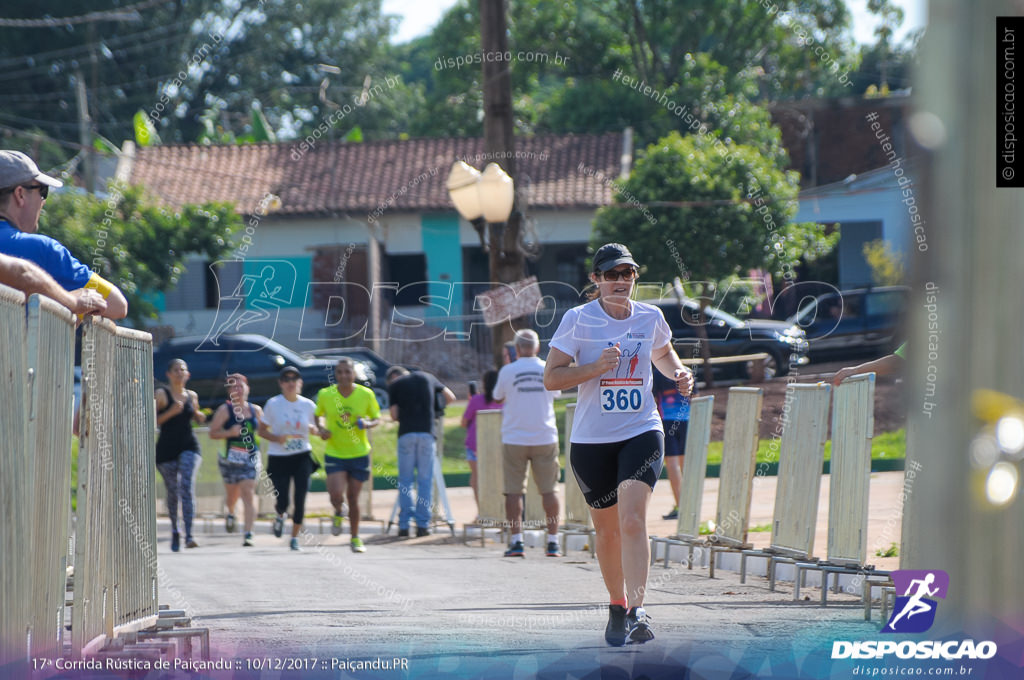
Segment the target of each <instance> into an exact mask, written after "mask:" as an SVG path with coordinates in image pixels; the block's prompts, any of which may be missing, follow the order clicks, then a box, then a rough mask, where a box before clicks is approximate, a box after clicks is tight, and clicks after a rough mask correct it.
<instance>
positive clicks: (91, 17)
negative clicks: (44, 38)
mask: <svg viewBox="0 0 1024 680" xmlns="http://www.w3.org/2000/svg"><path fill="white" fill-rule="evenodd" d="M172 1H173V0H145V1H144V2H139V3H136V4H134V5H128V6H127V7H122V8H120V9H115V10H108V11H105V12H89V13H88V14H82V15H79V16H74V17H47V18H44V19H0V27H2V26H6V27H10V28H55V27H60V26H73V25H76V24H90V23H95V22H97V21H124V20H126V19H127V20H133V19H137V18H138V17H137V12H138V11H139V10H143V9H149V8H150V7H156V6H157V5H166V4H167V3H169V2H172Z"/></svg>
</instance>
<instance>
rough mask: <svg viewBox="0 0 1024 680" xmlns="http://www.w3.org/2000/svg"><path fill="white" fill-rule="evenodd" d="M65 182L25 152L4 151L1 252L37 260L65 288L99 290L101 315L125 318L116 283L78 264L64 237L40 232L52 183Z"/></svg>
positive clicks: (0, 157) (0, 181)
mask: <svg viewBox="0 0 1024 680" xmlns="http://www.w3.org/2000/svg"><path fill="white" fill-rule="evenodd" d="M61 186H63V182H61V181H60V180H59V179H55V178H53V177H50V176H49V175H45V174H43V173H42V172H40V171H39V168H38V167H36V164H35V162H34V161H33V160H32V159H31V158H29V157H28V156H26V155H25V154H23V153H21V152H20V151H7V150H4V151H0V253H5V254H7V255H13V256H14V257H20V258H23V259H25V260H29V261H31V262H34V263H36V264H37V265H39V266H40V267H41V268H42V269H43V270H44V271H45V272H46V273H47V274H49V275H50V276H52V277H53V278H54V279H55V280H56V281H57V283H58V284H59V285H60V286H61V287H62V288H64V289H65V290H68V291H77V290H80V289H82V288H88V289H91V290H95V291H96V292H97V293H99V295H100V296H101V297H102V298H103V299H104V300H105V301H106V309H104V310H103V311H102V312H100V314H101V315H102V316H105V317H107V318H108V319H123V318H124V317H125V316H127V314H128V302H127V300H125V298H124V295H123V294H122V293H121V291H120V290H119V289H118V288H117V286H115V285H114V284H112V283H110V282H109V281H107V280H106V279H104V278H103V277H101V276H100V275H99V274H96V273H95V272H94V271H92V270H91V269H89V267H87V266H86V265H84V264H82V263H81V262H79V261H78V260H77V259H76V258H75V256H74V255H72V254H71V252H70V251H69V250H68V249H67V248H65V247H64V246H63V245H62V244H61V243H60V242H59V241H57V240H55V239H52V238H50V237H49V236H44V235H42V234H37V233H36V232H37V231H39V215H40V213H41V212H42V210H43V204H44V203H45V202H46V196H47V194H49V192H50V187H55V188H56V187H61Z"/></svg>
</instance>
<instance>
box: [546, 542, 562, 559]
mask: <svg viewBox="0 0 1024 680" xmlns="http://www.w3.org/2000/svg"><path fill="white" fill-rule="evenodd" d="M544 554H545V555H546V556H547V557H561V556H562V548H561V546H559V545H558V541H548V549H547V550H546V551H545V552H544Z"/></svg>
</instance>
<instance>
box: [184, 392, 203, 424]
mask: <svg viewBox="0 0 1024 680" xmlns="http://www.w3.org/2000/svg"><path fill="white" fill-rule="evenodd" d="M188 394H189V397H190V398H191V399H192V420H194V421H196V422H197V423H199V424H200V425H202V424H203V423H205V422H206V414H205V413H203V412H202V411H200V410H199V395H198V394H196V393H195V392H193V391H192V390H189V391H188Z"/></svg>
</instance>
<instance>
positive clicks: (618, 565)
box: [544, 243, 693, 646]
mask: <svg viewBox="0 0 1024 680" xmlns="http://www.w3.org/2000/svg"><path fill="white" fill-rule="evenodd" d="M637 271H638V265H637V263H636V262H635V261H634V260H633V256H632V254H631V253H630V252H629V249H628V248H626V246H624V245H621V244H619V243H609V244H606V245H604V246H601V248H600V249H599V250H598V251H597V253H595V254H594V271H593V273H592V274H591V280H592V281H593V283H594V284H595V285H596V286H597V291H596V298H595V299H593V300H591V301H590V302H588V303H586V304H584V305H580V306H579V307H574V308H572V309H570V310H569V311H568V312H566V313H565V316H564V317H563V318H562V322H561V323H560V324H559V326H558V330H557V331H556V332H555V336H554V337H553V338H552V339H551V343H550V346H551V351H550V352H549V354H548V360H547V366H546V367H545V369H544V387H546V388H547V389H549V390H566V389H570V388H573V387H576V386H579V396H578V398H577V405H576V416H575V419H574V421H573V429H572V435H571V438H570V442H571V447H570V454H569V459H570V464H571V466H572V470H573V474H575V475H576V479H577V481H579V484H580V488H581V489H583V490H584V496H585V497H586V499H587V504H588V505H589V506H590V516H591V517H592V518H593V520H594V529H595V531H596V535H597V545H596V548H597V560H598V564H599V565H600V567H601V576H602V577H603V578H604V583H605V587H606V588H607V589H608V595H609V596H610V598H611V605H610V607H609V614H608V626H607V628H605V634H604V636H605V640H606V641H607V642H608V644H610V645H614V646H620V645H623V644H625V643H626V642H627V641H629V642H636V643H640V642H647V641H648V640H652V639H654V633H653V632H652V631H651V627H650V621H649V620H648V618H647V614H646V613H645V612H644V608H643V603H644V593H645V591H646V589H647V574H648V566H649V563H650V544H649V542H648V539H647V505H648V503H649V502H650V499H651V492H652V491H653V490H654V484H655V482H656V481H657V479H658V476H659V475H660V474H661V466H662V461H663V458H664V447H665V438H664V433H663V430H662V425H661V418H660V417H659V416H658V410H657V408H656V407H655V403H654V398H653V393H652V391H651V373H652V370H651V364H652V363H653V364H654V366H656V367H657V369H658V370H659V371H661V372H662V373H663V374H665V375H667V376H670V377H671V378H673V379H674V380H675V381H676V385H677V387H678V389H679V392H680V393H681V394H683V395H688V394H689V393H690V390H691V389H692V388H693V374H692V373H691V372H690V371H689V370H688V369H686V368H684V367H683V365H682V364H681V363H680V361H679V357H678V356H676V353H675V350H673V349H672V344H671V340H672V333H671V331H670V330H669V326H668V323H667V322H666V321H665V317H664V315H662V313H661V311H660V310H659V309H658V308H657V307H654V306H652V305H647V304H644V303H642V302H634V301H632V300H630V296H631V295H632V293H633V285H634V281H635V280H636V277H637Z"/></svg>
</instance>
